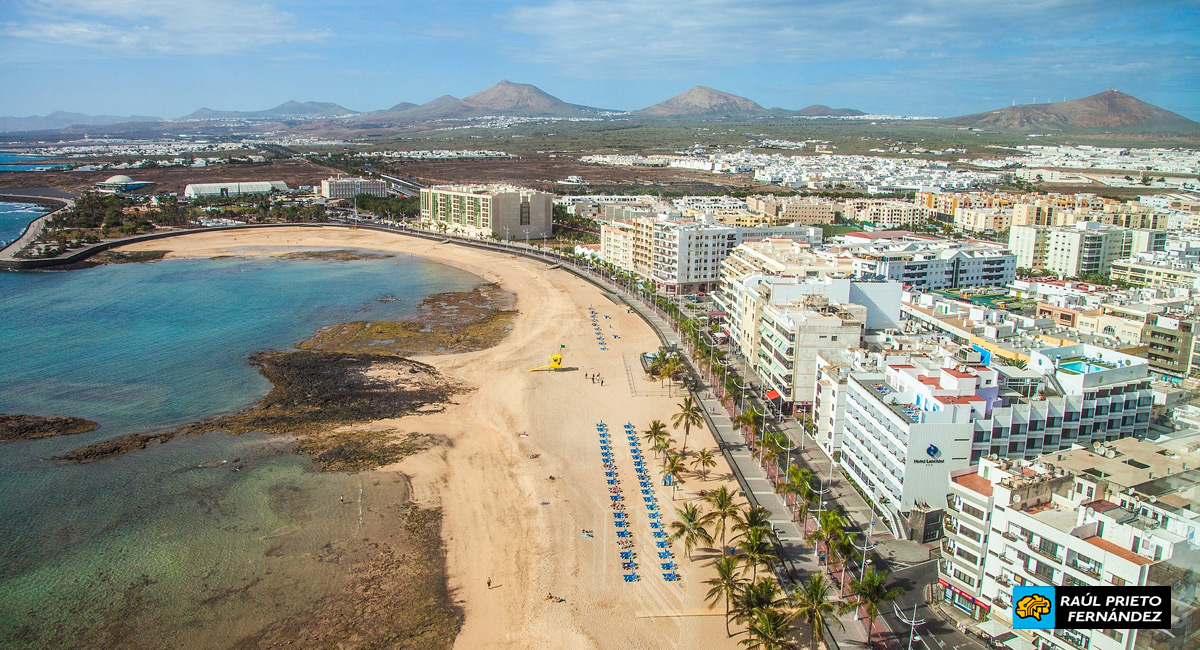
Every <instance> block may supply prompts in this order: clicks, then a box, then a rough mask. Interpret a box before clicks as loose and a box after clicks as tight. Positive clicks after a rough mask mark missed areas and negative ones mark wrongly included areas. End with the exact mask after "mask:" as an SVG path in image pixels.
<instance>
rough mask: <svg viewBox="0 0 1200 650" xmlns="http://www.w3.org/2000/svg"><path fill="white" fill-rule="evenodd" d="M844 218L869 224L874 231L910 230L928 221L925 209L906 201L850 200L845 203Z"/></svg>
mask: <svg viewBox="0 0 1200 650" xmlns="http://www.w3.org/2000/svg"><path fill="white" fill-rule="evenodd" d="M845 210H846V218H847V219H850V220H852V221H859V222H864V223H869V224H871V225H873V226H874V227H875V228H876V229H881V230H882V229H887V228H911V227H913V226H917V225H920V224H923V223H925V221H926V220H928V219H929V215H930V211H929V210H928V209H927V208H924V207H922V206H919V205H916V204H914V203H910V202H908V201H892V200H886V199H852V200H850V201H847V202H846V208H845Z"/></svg>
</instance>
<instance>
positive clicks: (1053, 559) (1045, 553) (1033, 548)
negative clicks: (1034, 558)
mask: <svg viewBox="0 0 1200 650" xmlns="http://www.w3.org/2000/svg"><path fill="white" fill-rule="evenodd" d="M1025 546H1026V547H1028V548H1029V550H1031V551H1033V552H1034V553H1035V554H1036V555H1038V556H1039V557H1044V558H1046V559H1047V560H1050V561H1051V562H1054V563H1056V564H1062V558H1060V557H1058V556H1057V555H1055V554H1053V553H1051V552H1050V551H1046V550H1043V549H1041V548H1039V547H1038V546H1037V545H1035V544H1034V543H1033V542H1030V541H1029V540H1025Z"/></svg>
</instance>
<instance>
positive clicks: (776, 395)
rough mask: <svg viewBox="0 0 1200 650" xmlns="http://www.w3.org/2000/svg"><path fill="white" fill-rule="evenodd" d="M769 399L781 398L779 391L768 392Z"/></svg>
mask: <svg viewBox="0 0 1200 650" xmlns="http://www.w3.org/2000/svg"><path fill="white" fill-rule="evenodd" d="M767 399H779V391H777V390H773V391H770V392H768V393H767Z"/></svg>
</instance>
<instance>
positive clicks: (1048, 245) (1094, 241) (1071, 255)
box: [1008, 221, 1166, 277]
mask: <svg viewBox="0 0 1200 650" xmlns="http://www.w3.org/2000/svg"><path fill="white" fill-rule="evenodd" d="M1165 244H1166V233H1161V232H1158V233H1156V232H1153V231H1144V230H1143V231H1136V230H1129V229H1127V228H1120V227H1117V226H1110V225H1106V224H1101V223H1098V222H1095V221H1080V222H1078V223H1076V224H1075V225H1074V226H1072V227H1070V228H1048V227H1044V226H1017V225H1014V226H1013V227H1012V228H1011V229H1010V230H1009V234H1008V246H1009V248H1010V249H1011V250H1012V252H1013V254H1014V255H1016V256H1017V265H1018V266H1022V267H1026V268H1031V269H1048V270H1050V271H1054V272H1056V273H1061V274H1063V275H1065V276H1067V277H1077V276H1080V275H1083V274H1096V275H1106V274H1108V272H1109V269H1111V268H1112V264H1113V262H1115V261H1116V260H1119V259H1122V258H1125V257H1129V256H1130V255H1131V254H1133V253H1137V252H1143V251H1142V250H1139V249H1146V250H1154V249H1156V248H1157V249H1158V250H1162V247H1163V246H1165Z"/></svg>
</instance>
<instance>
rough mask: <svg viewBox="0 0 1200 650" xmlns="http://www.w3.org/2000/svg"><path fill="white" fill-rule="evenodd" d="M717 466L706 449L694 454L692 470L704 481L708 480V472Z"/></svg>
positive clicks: (714, 459)
mask: <svg viewBox="0 0 1200 650" xmlns="http://www.w3.org/2000/svg"><path fill="white" fill-rule="evenodd" d="M716 466H717V459H716V457H715V456H714V455H713V453H712V452H711V451H709V450H708V447H705V448H704V449H701V450H700V451H698V452H696V457H695V458H693V459H692V469H693V470H695V471H697V473H698V474H700V475H701V476H702V477H704V479H705V480H708V470H710V469H712V468H714V467H716Z"/></svg>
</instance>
